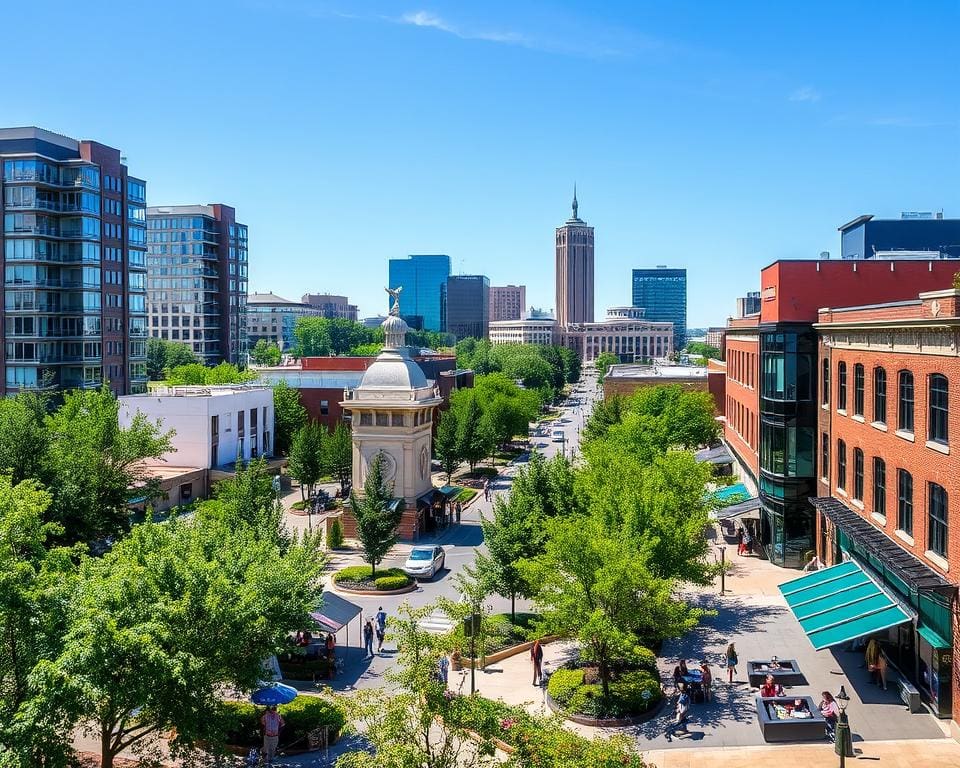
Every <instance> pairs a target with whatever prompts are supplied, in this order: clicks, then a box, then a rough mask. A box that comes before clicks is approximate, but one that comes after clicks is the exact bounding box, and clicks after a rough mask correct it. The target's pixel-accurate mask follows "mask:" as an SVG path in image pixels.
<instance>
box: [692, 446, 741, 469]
mask: <svg viewBox="0 0 960 768" xmlns="http://www.w3.org/2000/svg"><path fill="white" fill-rule="evenodd" d="M693 457H694V458H695V459H696V460H697V461H699V462H703V461H707V462H710V463H711V464H733V456H731V455H730V451H728V450H727V446H725V445H717V446H714V447H713V448H703V449H702V450H699V451H697V452H696V453H695V454H693Z"/></svg>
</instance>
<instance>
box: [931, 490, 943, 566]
mask: <svg viewBox="0 0 960 768" xmlns="http://www.w3.org/2000/svg"><path fill="white" fill-rule="evenodd" d="M929 488H930V493H929V495H930V502H929V510H930V528H929V535H928V537H927V538H928V541H927V549H929V550H930V551H931V552H933V553H934V554H937V555H940V556H941V557H946V556H947V492H946V491H945V490H944V489H943V486H940V485H937V484H936V483H929Z"/></svg>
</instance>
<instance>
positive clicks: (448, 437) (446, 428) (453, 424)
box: [433, 409, 461, 483]
mask: <svg viewBox="0 0 960 768" xmlns="http://www.w3.org/2000/svg"><path fill="white" fill-rule="evenodd" d="M459 429H460V428H459V426H458V425H457V414H456V412H455V411H453V410H452V409H451V410H448V411H444V412H443V414H442V415H441V416H440V422H439V423H438V424H437V436H436V438H435V439H434V441H433V452H434V454H436V457H437V459H438V460H439V461H440V466H442V467H443V471H444V472H446V473H447V483H449V482H450V479H451V477H452V475H453V472H454V470H456V468H457V466H458V465H459V464H460V458H461V457H460V442H459V437H458V435H459Z"/></svg>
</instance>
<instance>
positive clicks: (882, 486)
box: [873, 456, 887, 517]
mask: <svg viewBox="0 0 960 768" xmlns="http://www.w3.org/2000/svg"><path fill="white" fill-rule="evenodd" d="M873 511H874V512H875V513H876V514H878V515H881V516H883V517H886V516H887V465H886V464H885V463H884V461H883V459H881V458H880V457H879V456H874V458H873Z"/></svg>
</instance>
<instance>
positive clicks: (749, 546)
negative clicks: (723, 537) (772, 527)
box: [743, 531, 753, 555]
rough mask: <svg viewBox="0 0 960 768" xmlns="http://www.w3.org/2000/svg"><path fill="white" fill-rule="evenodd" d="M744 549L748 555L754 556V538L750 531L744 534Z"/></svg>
mask: <svg viewBox="0 0 960 768" xmlns="http://www.w3.org/2000/svg"><path fill="white" fill-rule="evenodd" d="M743 548H744V549H745V550H746V551H747V554H748V555H752V554H753V536H751V535H750V531H744V532H743Z"/></svg>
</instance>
